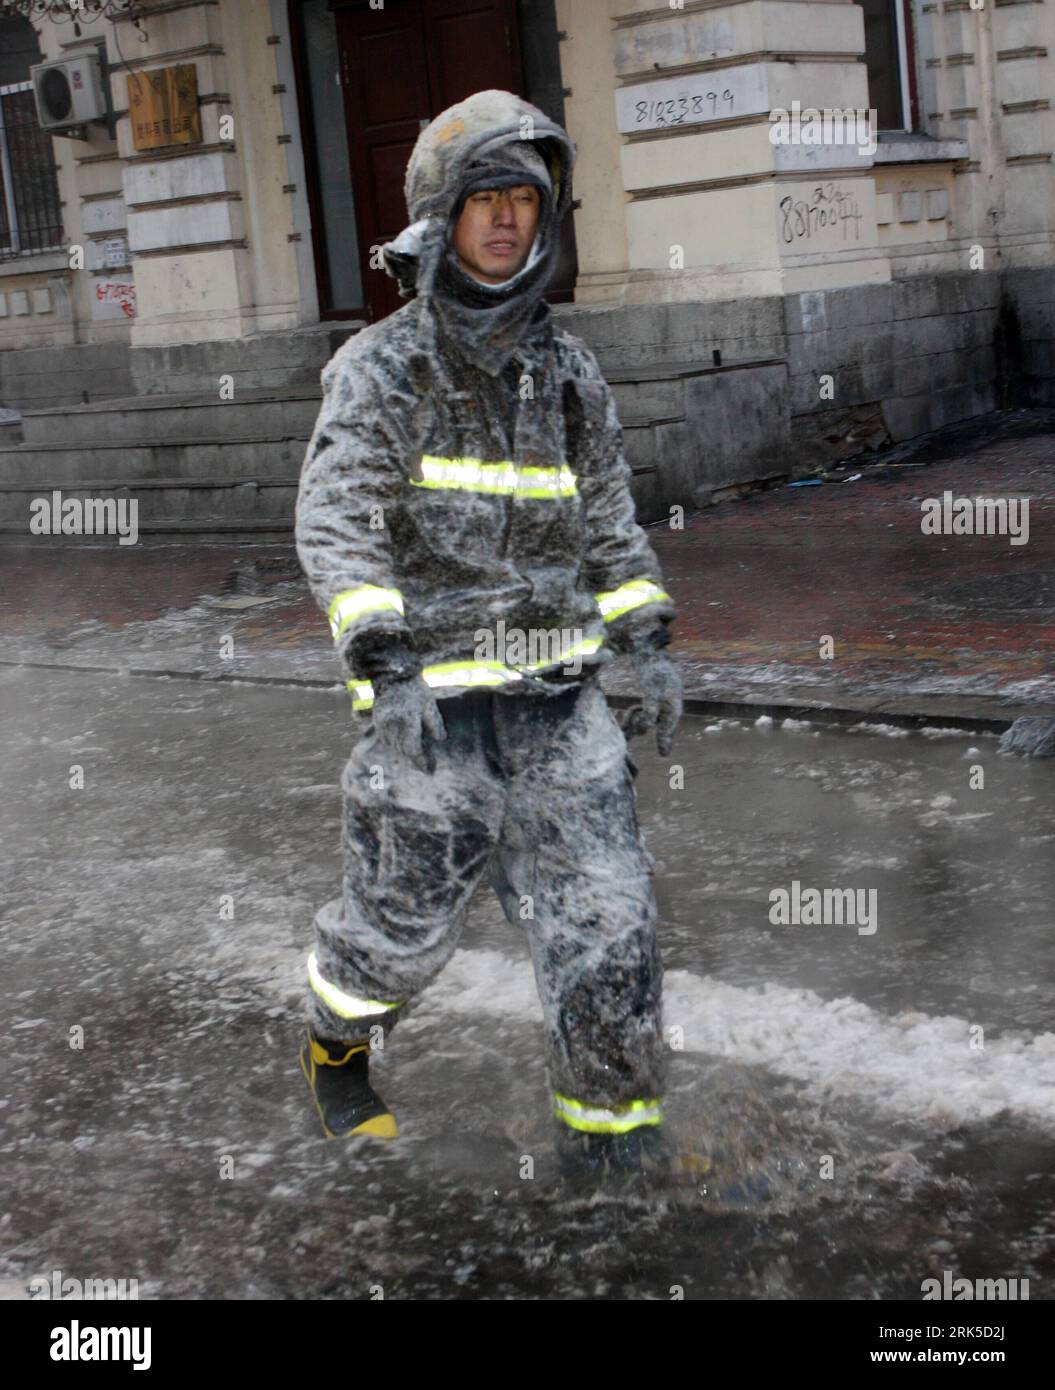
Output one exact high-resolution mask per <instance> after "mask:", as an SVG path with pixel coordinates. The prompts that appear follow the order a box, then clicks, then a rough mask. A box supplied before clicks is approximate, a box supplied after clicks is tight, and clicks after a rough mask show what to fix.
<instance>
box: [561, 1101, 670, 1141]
mask: <svg viewBox="0 0 1055 1390" xmlns="http://www.w3.org/2000/svg"><path fill="white" fill-rule="evenodd" d="M661 1106H662V1102H661V1100H660V1099H659V1098H658V1097H656V1098H655V1099H653V1100H632V1101H630V1102H628V1103H627V1104H626V1105H618V1106H615V1107H614V1108H613V1109H611V1110H608V1109H605V1108H604V1107H602V1106H598V1105H586V1104H584V1103H583V1102H582V1101H580V1100H573V1099H572V1098H571V1096H562V1095H561V1094H560V1092H559V1091H554V1093H553V1113H554V1115H555V1116H556V1117H557V1119H558V1120H563V1121H564V1123H565V1124H566V1125H570V1126H571V1128H572V1129H580V1130H586V1131H588V1132H589V1133H590V1134H625V1133H626V1131H627V1130H629V1129H637V1128H638V1127H639V1126H640V1125H658V1124H662V1123H663V1111H662V1108H661Z"/></svg>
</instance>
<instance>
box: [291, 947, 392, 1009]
mask: <svg viewBox="0 0 1055 1390" xmlns="http://www.w3.org/2000/svg"><path fill="white" fill-rule="evenodd" d="M308 980H309V982H310V984H311V987H312V989H313V990H314V991H315V993H316V994H317V995H318V996H319V998H320V999H321V1000H322V1001H323V1003H325V1004H328V1005H329V1007H330V1008H331V1009H332V1010H333V1012H334V1013H335V1014H339V1015H340V1016H341V1018H370V1017H372V1016H373V1015H375V1014H384V1013H387V1012H388V1011H389V1009H398V1008H399V1006H400V1004H401V1003H402V1002H403V1001H402V1000H401V999H397V1000H396V1002H395V1003H394V1004H385V1003H382V1001H381V1000H379V999H359V998H357V997H356V996H355V995H354V994H345V992H344V990H343V989H338V988H337V986H336V985H334V984H331V983H330V982H329V980H324V979H323V978H322V975H321V974H320V973H319V962H318V960H317V958H316V956H315V952H314V951H312V953H311V955H310V956H309V957H308Z"/></svg>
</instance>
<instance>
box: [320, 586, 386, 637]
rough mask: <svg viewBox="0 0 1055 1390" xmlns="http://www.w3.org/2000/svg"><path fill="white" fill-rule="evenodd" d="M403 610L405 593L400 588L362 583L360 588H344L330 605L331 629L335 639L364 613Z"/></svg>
mask: <svg viewBox="0 0 1055 1390" xmlns="http://www.w3.org/2000/svg"><path fill="white" fill-rule="evenodd" d="M386 610H387V611H392V612H395V613H402V612H403V595H402V594H401V593H400V592H399V590H398V589H382V588H381V587H380V586H379V585H377V584H360V585H359V587H358V589H344V590H342V592H341V593H339V594H338V595H337V597H336V598H335V599H334V600H333V602H332V603H331V604H330V607H329V610H328V611H329V619H330V631H331V632H332V633H333V637H334V641H336V640H337V638H338V637H340V635H341V633H342V632H344V630H345V628H346V627H348V626H349V625H350V624H351V623H354V622H355V620H356V619H357V618H361V617H362V615H363V614H364V613H379V612H384V611H386Z"/></svg>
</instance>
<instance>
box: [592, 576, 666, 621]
mask: <svg viewBox="0 0 1055 1390" xmlns="http://www.w3.org/2000/svg"><path fill="white" fill-rule="evenodd" d="M594 598H595V599H596V601H597V607H598V608H599V609H600V610H601V615H602V616H603V618H604V620H605V622H606V623H610V622H614V621H615V619H616V618H619V617H621V616H622V615H623V614H624V613H629V612H630V610H631V609H632V608H640V607H641V606H642V605H643V604H646V603H659V602H661V601H662V600H663V599H666V601H667V602H668V603H672V602H673V600H672V599H671V597H670V595H669V594H668V593H667V591H666V590H665V589H663V588H662V587H661V586H660V585H659V584H657V583H656V582H655V580H653V579H628V580H627V581H626V583H625V584H620V586H619V588H618V589H606V590H604V591H602V592H601V593H597V594H594Z"/></svg>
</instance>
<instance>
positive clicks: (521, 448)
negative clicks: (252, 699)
mask: <svg viewBox="0 0 1055 1390" xmlns="http://www.w3.org/2000/svg"><path fill="white" fill-rule="evenodd" d="M525 120H528V121H530V125H529V126H527V127H525V124H524V122H525ZM525 128H526V129H528V130H529V131H530V133H531V137H532V141H533V143H534V144H535V145H536V147H537V148H538V149H539V150H540V151H541V152H542V153H543V154H544V156H545V157H546V159H547V161H548V163H549V167H550V169H551V171H552V176H553V196H552V197H549V196H548V195H547V196H546V197H544V198H543V206H542V210H541V214H540V221H539V229H538V232H537V234H536V242H535V247H534V248H533V254H532V257H531V259H530V261H529V262H528V264H527V265H526V266H525V267H524V269H523V270H522V271H521V272H520V274H519V275H518V276H517V277H514V281H515V282H516V283H513V282H510V285H509V286H505V285H503V286H501V287H499V290H498V292H497V294H495V293H489V292H487V291H480V292H479V293H477V289H478V287H477V285H476V282H472V286H471V287H470V285H469V283H468V282H469V279H470V277H468V276H466V275H464V274H463V273H461V272H460V271H458V270H457V268H456V263H455V261H454V259H453V252H452V250H451V247H450V232H451V228H452V226H453V221H454V214H455V209H456V207H457V206H458V196H459V193H460V192H461V191H462V190H463V189H464V187H465V186H466V184H467V183H468V182H470V181H471V180H472V178H473V176H474V175H478V174H479V171H480V169H481V168H487V167H488V161H489V160H493V159H495V158H498V159H499V160H500V159H501V149H502V145H503V143H504V142H509V141H513V140H516V139H519V138H523V133H524V130H525ZM573 162H574V147H573V146H572V145H571V142H570V141H569V140H568V137H567V135H566V134H565V133H564V131H563V130H562V129H561V128H560V127H559V126H557V125H555V124H554V123H552V122H550V121H549V120H548V119H547V118H546V117H545V116H544V115H543V114H542V113H541V112H540V111H537V110H536V109H535V108H534V107H532V106H530V105H529V104H528V103H526V102H523V101H521V100H520V99H519V98H517V97H515V96H512V95H511V94H509V93H504V92H485V93H478V94H477V95H476V96H474V97H471V98H469V99H468V101H466V102H462V103H460V104H459V105H458V106H456V107H453V108H451V109H450V110H449V111H447V112H444V113H443V115H441V116H439V117H437V118H436V120H435V121H433V122H432V124H431V125H430V126H428V127H427V128H426V129H425V130H424V131H423V132H422V134H421V136H420V138H419V140H418V143H417V146H416V147H415V151H414V154H413V156H412V158H411V161H410V164H409V165H408V170H407V179H406V192H407V205H408V209H409V211H410V214H411V218H412V223H411V226H410V227H408V229H407V231H406V232H404V233H403V234H402V235H401V236H400V237H399V238H397V239H396V241H395V242H393V243H390V244H389V245H388V246H387V247H386V248H385V253H386V254H385V260H386V266H387V267H388V269H389V270H390V272H391V273H393V274H396V275H397V276H398V278H399V280H400V284H401V287H402V292H403V293H406V294H413V296H414V297H413V298H411V300H410V302H409V303H408V304H406V305H405V306H404V307H403V308H402V309H400V310H399V311H398V312H396V313H394V314H392V315H390V316H389V317H388V318H386V319H383V320H381V321H380V322H378V323H376V324H373V325H371V326H370V327H368V328H366V329H364V330H363V331H362V332H360V333H358V334H357V335H356V336H354V337H352V338H350V339H349V340H348V342H346V343H345V344H344V345H343V346H342V347H341V348H340V349H339V350H338V351H337V352H336V353H335V354H334V356H333V357H332V358H331V360H330V362H329V363H328V364H327V366H326V367H325V368H324V370H323V372H322V387H323V402H322V408H321V410H320V412H319V416H318V419H317V421H316V424H315V428H314V431H313V433H312V437H311V440H310V443H309V445H308V449H307V453H306V456H305V460H304V466H303V471H302V474H301V480H300V490H299V495H298V499H297V511H296V544H297V551H298V555H299V558H300V561H301V565H302V567H303V569H304V571H305V574H306V576H307V579H308V582H309V584H310V587H311V590H312V593H313V594H314V596H315V598H316V600H317V602H318V603H319V605H320V607H321V608H322V609H323V611H324V612H325V613H326V614H327V617H328V618H329V620H330V626H331V630H332V632H333V636H334V639H335V642H336V644H337V650H338V653H339V656H340V659H341V661H342V663H343V668H344V672H345V677H346V679H347V681H348V685H349V689H350V690H351V692H352V695H353V704H354V705H355V707H356V708H357V709H367V708H369V706H370V705H371V704H372V702H373V688H372V685H371V682H370V679H369V675H373V676H374V677H375V678H376V677H377V676H378V675H379V674H381V673H382V672H383V671H384V670H385V666H384V661H383V659H382V658H383V653H384V651H385V650H386V646H388V645H389V644H390V645H391V649H392V650H393V651H395V650H400V649H401V650H403V651H404V652H405V651H406V650H407V649H410V650H412V651H413V653H415V662H416V663H419V664H420V669H421V671H422V674H423V676H424V678H425V679H426V681H427V682H428V683H429V685H430V686H432V687H433V689H434V690H435V693H436V694H437V696H442V695H444V694H458V693H461V692H462V691H464V690H465V689H467V688H470V687H474V686H478V685H487V686H494V687H495V688H496V689H499V690H530V689H534V688H537V687H536V686H535V683H534V682H535V679H536V678H537V676H538V673H540V672H542V673H544V674H545V675H553V674H554V673H558V672H560V671H561V670H562V668H563V669H564V670H565V671H567V670H568V669H570V670H571V671H572V672H574V671H575V670H576V669H578V663H582V665H590V664H595V663H597V662H599V661H602V660H604V659H606V653H607V652H608V651H611V652H628V651H631V650H633V649H635V648H637V647H639V646H644V645H649V644H652V645H662V643H663V642H664V641H665V640H666V639H667V627H668V625H669V622H670V620H671V618H672V617H673V614H674V606H673V604H672V602H671V600H670V598H669V596H668V595H667V593H666V592H665V590H664V587H663V579H662V574H661V571H660V567H659V563H658V561H657V559H656V555H655V553H654V551H653V550H652V547H651V546H650V544H649V543H648V540H647V538H646V536H645V533H644V531H643V530H642V529H641V527H640V526H639V525H638V524H637V522H636V521H635V518H634V503H633V499H632V497H631V493H630V486H629V484H630V469H629V467H628V465H627V463H626V460H625V457H624V452H623V443H622V431H621V429H620V426H619V422H618V419H617V416H616V411H615V405H614V401H613V398H612V394H611V391H610V389H609V388H608V386H607V384H606V383H605V381H604V379H603V377H602V375H601V372H600V368H599V366H598V364H597V361H596V358H595V357H594V355H593V354H592V352H591V351H590V350H589V349H588V348H587V347H586V345H585V344H584V343H583V342H582V341H581V340H580V339H579V338H577V337H575V336H574V335H573V334H571V333H568V332H567V331H565V330H564V329H562V328H560V327H558V326H557V325H556V324H555V322H554V320H553V318H552V315H551V313H550V310H549V306H548V305H547V303H546V302H545V300H544V299H543V298H542V295H543V293H544V291H545V286H546V283H547V281H548V279H549V277H550V275H551V274H552V270H553V266H554V264H555V259H556V253H557V244H556V242H557V235H558V232H559V221H560V217H561V216H562V215H563V213H564V212H565V211H566V210H567V208H568V206H569V204H570V175H571V168H572V164H573ZM474 310H476V312H474ZM379 652H380V653H381V654H382V658H379V656H378V653H379ZM364 668H365V671H364Z"/></svg>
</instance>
